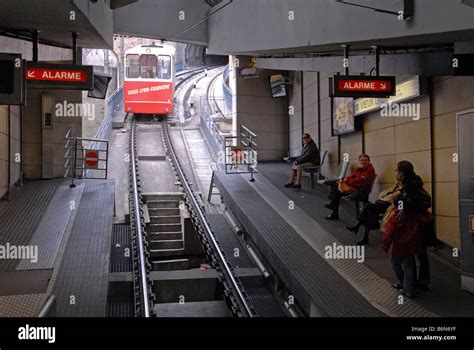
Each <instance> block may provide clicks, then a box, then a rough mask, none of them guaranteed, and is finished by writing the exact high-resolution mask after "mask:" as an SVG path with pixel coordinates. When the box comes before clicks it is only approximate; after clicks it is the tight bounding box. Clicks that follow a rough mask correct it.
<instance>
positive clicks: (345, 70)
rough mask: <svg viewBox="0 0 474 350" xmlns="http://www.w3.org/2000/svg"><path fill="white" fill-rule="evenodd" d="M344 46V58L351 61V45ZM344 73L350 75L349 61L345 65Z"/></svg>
mask: <svg viewBox="0 0 474 350" xmlns="http://www.w3.org/2000/svg"><path fill="white" fill-rule="evenodd" d="M342 48H343V49H344V59H345V60H347V62H349V48H350V46H349V45H342ZM344 73H345V75H349V63H347V66H345V67H344Z"/></svg>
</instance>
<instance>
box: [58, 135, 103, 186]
mask: <svg viewBox="0 0 474 350" xmlns="http://www.w3.org/2000/svg"><path fill="white" fill-rule="evenodd" d="M64 140H65V144H64V149H65V154H64V168H65V169H66V172H65V174H64V177H70V178H71V187H75V185H74V179H76V178H83V179H86V178H87V179H100V180H102V179H103V180H105V179H107V176H108V170H107V169H108V160H109V156H108V154H109V141H108V140H101V139H89V138H83V137H74V136H73V133H72V128H71V127H70V128H69V129H68V131H67V133H66V135H65V136H64ZM84 144H86V145H87V144H89V147H84ZM93 144H96V145H97V146H96V149H94V148H92V145H93ZM87 151H93V152H94V154H97V155H98V157H97V166H96V167H94V166H88V165H87V163H86V161H87ZM78 170H79V172H78ZM89 171H93V172H92V175H89ZM97 172H99V173H100V172H103V173H104V175H103V176H97Z"/></svg>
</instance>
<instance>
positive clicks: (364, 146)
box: [288, 72, 474, 248]
mask: <svg viewBox="0 0 474 350" xmlns="http://www.w3.org/2000/svg"><path fill="white" fill-rule="evenodd" d="M332 75H333V74H326V73H320V74H318V73H317V72H304V73H303V89H302V88H301V86H302V84H301V72H292V73H290V77H292V80H293V83H294V86H293V88H292V90H291V93H290V98H289V101H290V106H293V107H294V110H295V113H294V115H289V116H288V118H289V120H288V124H289V130H290V131H289V135H290V140H289V152H290V154H291V155H292V156H297V155H298V154H299V153H300V151H301V135H302V133H303V132H308V133H310V134H311V135H312V137H313V139H314V140H315V142H316V143H317V144H319V145H320V149H321V151H324V150H327V151H328V152H329V153H328V159H327V160H326V163H325V165H324V166H323V168H322V173H323V174H324V175H325V176H327V177H330V178H332V177H335V176H336V174H337V170H338V162H339V160H340V158H341V157H342V156H343V155H344V153H347V154H348V155H349V159H350V162H351V166H353V167H354V166H357V164H358V155H359V154H361V153H367V154H368V155H369V156H370V157H371V160H372V163H373V165H374V168H375V170H376V173H377V179H376V183H375V186H374V190H373V192H372V194H371V200H375V199H377V196H378V193H379V192H380V191H382V190H383V189H384V188H386V187H388V186H389V185H391V184H393V183H394V179H395V173H394V170H395V168H396V163H397V162H398V161H400V160H409V161H410V162H412V163H413V164H414V166H415V171H416V172H417V173H418V174H419V175H420V176H421V177H422V179H423V181H424V183H425V188H426V189H427V190H428V191H429V192H430V193H433V189H434V196H433V197H434V198H433V200H434V202H435V214H436V228H437V235H438V238H439V239H440V240H441V241H443V242H444V243H446V244H448V245H449V246H451V247H457V248H460V237H459V198H458V164H457V163H456V162H455V161H454V156H455V153H456V152H457V148H456V147H457V146H456V144H457V135H456V113H458V112H461V111H464V110H467V109H471V108H473V107H474V94H472V86H474V77H436V78H433V91H432V93H431V95H430V96H422V97H419V98H417V99H415V100H411V101H409V102H410V103H418V104H419V105H420V110H421V116H420V119H419V120H412V119H410V118H382V117H381V116H380V111H374V112H371V113H368V114H365V115H361V116H357V117H356V118H363V125H362V130H363V131H362V132H356V133H353V134H348V135H343V136H341V137H340V147H339V141H338V137H337V136H335V137H333V136H331V105H330V104H331V98H330V97H329V91H328V86H329V82H328V77H329V76H332ZM318 76H319V79H318ZM318 84H319V99H318ZM301 91H303V92H301ZM302 93H303V104H304V105H303V107H301V104H302V98H301V94H302ZM302 113H304V117H303V120H302V117H301V114H302ZM430 114H431V115H432V118H433V139H431V133H430ZM302 125H303V127H301V126H302ZM319 135H320V136H319ZM432 144H433V155H434V158H433V167H432V165H431V163H432V158H431V157H432V146H431V145H432ZM432 171H433V174H432ZM432 179H434V185H433V183H432Z"/></svg>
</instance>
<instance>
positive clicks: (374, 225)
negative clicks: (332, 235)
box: [346, 179, 402, 245]
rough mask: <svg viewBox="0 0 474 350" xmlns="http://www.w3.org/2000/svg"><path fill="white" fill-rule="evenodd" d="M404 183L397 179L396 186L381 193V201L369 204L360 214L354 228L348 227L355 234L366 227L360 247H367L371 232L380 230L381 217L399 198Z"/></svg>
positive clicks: (359, 243)
mask: <svg viewBox="0 0 474 350" xmlns="http://www.w3.org/2000/svg"><path fill="white" fill-rule="evenodd" d="M401 188H402V183H401V181H400V180H398V179H397V182H396V184H395V185H394V186H392V187H390V188H388V189H386V190H385V191H382V192H380V195H379V199H377V200H376V201H375V203H369V204H367V205H366V206H365V208H364V210H362V213H360V216H359V220H357V221H356V223H355V225H354V226H346V228H347V229H348V230H349V231H352V232H354V233H355V234H357V233H359V228H360V227H361V226H364V228H365V230H364V238H363V239H362V240H360V241H359V242H357V244H358V245H365V244H368V243H369V232H370V230H377V229H379V228H380V224H379V215H380V214H384V213H385V212H386V211H387V209H388V208H389V207H390V206H391V205H392V203H393V202H394V201H395V200H396V199H397V198H398V197H399V195H400V190H401Z"/></svg>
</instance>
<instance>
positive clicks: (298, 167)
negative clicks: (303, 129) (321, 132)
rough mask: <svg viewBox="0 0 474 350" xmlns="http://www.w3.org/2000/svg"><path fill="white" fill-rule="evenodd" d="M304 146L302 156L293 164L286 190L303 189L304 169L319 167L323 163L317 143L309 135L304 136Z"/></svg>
mask: <svg viewBox="0 0 474 350" xmlns="http://www.w3.org/2000/svg"><path fill="white" fill-rule="evenodd" d="M303 145H304V147H303V150H302V151H301V155H300V156H299V157H298V158H296V160H295V161H294V163H293V167H292V169H291V173H290V180H289V182H288V183H287V184H286V185H285V187H286V188H289V187H292V188H301V177H302V176H303V169H305V168H312V167H315V166H319V164H320V162H321V159H320V154H319V149H318V146H316V143H314V141H313V140H312V139H311V136H310V135H309V134H304V135H303Z"/></svg>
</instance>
